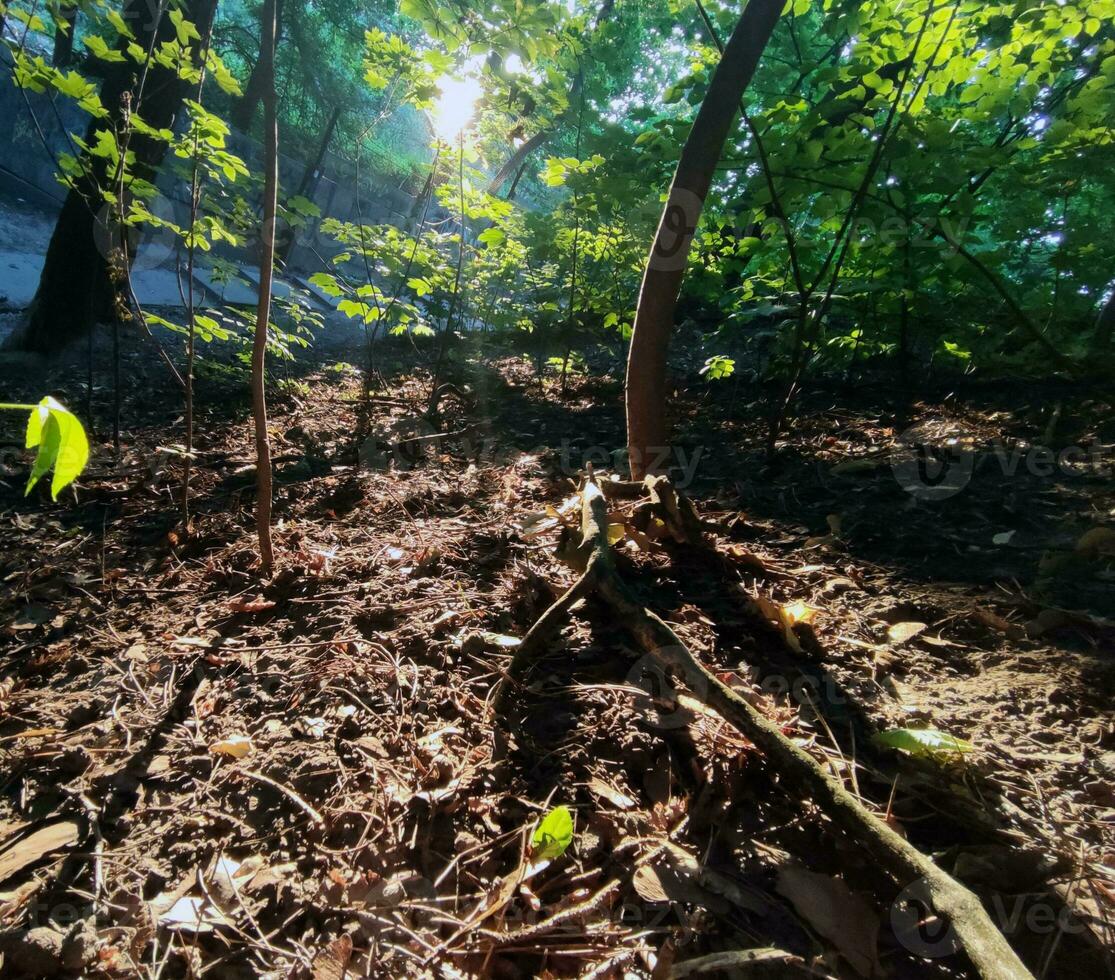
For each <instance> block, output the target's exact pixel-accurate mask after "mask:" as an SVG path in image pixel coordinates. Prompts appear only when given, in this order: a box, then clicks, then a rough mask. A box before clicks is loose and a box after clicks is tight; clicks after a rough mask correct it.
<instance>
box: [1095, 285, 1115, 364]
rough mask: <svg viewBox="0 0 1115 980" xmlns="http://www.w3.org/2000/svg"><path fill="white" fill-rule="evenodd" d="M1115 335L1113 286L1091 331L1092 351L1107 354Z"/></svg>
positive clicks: (1114, 290)
mask: <svg viewBox="0 0 1115 980" xmlns="http://www.w3.org/2000/svg"><path fill="white" fill-rule="evenodd" d="M1112 337H1115V288H1113V289H1112V291H1111V295H1110V296H1109V297H1108V298H1107V302H1106V303H1104V304H1103V309H1102V310H1100V315H1099V316H1098V317H1096V328H1095V330H1094V331H1093V333H1092V351H1093V352H1094V353H1096V354H1107V353H1109V352H1110V351H1111V340H1112Z"/></svg>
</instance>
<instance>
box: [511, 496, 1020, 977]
mask: <svg viewBox="0 0 1115 980" xmlns="http://www.w3.org/2000/svg"><path fill="white" fill-rule="evenodd" d="M647 491H648V493H649V494H650V497H651V499H650V502H649V505H650V508H651V509H652V511H653V513H654V514H655V516H657V517H659V519H661V520H662V521H663V522H664V523H665V524H666V526H667V528H668V529H669V531H670V533H671V535H672V536H674V537H675V539H677V540H678V541H679V542H685V543H696V542H698V541H699V540H700V534H701V527H702V525H701V521H700V519H699V518H698V517H697V515H696V512H695V511H694V510H693V508H692V505H691V504H688V502H687V501H684V498H681V499H680V501H679V497H678V495H677V494H676V492H675V491H674V489H673V487H672V486H670V485H669V483H668V481H666V480H665V479H663V478H658V479H655V478H650V479H649V480H648V481H647ZM687 505H688V506H687ZM581 533H582V540H581V543H580V547H579V548H578V549H577V550H578V558H582V557H585V556H587V561H585V564H584V568H585V571H584V573H583V574H582V575H581V577H580V578H579V579H578V580H577V582H576V583H574V585H573V586H572V587H571V588H570V589H569V590H568V591H567V592H566V593H565V594H564V595H563V596H562V597H561V598H560V599H558V600H557V602H555V603H554V604H553V605H552V606H550V608H549V609H547V610H546V612H545V613H544V614H543V616H542V617H541V619H539V620H538V622H537V623H535V625H534V626H533V627H532V628H531V630H530V631H529V632H528V633H527V636H526V637H525V638H524V640H523V642H522V644H520V646H519V648H518V650H517V651H516V654H515V657H514V658H513V660H512V663H511V666H510V668H509V669H508V676H507V678H505V679H504V681H503V682H502V683H501V685H500V688H499V690H498V691H497V692H496V695H495V698H494V705H495V707H496V708H497V710H503V709H504V708H505V707H506V704H507V698H508V696H509V693H510V689H511V687H512V685H514V684H516V683H517V682H518V680H519V679H520V678H521V677H522V676H523V674H524V673H525V672H526V669H527V668H528V667H529V665H530V663H531V662H532V661H533V660H534V659H535V658H536V657H537V655H538V653H539V651H540V649H541V648H542V646H543V645H544V643H545V641H546V639H547V638H548V637H549V636H551V635H552V634H553V633H554V632H555V631H556V630H557V629H558V627H559V626H560V625H561V623H562V622H563V621H564V619H565V617H566V614H567V613H568V612H569V610H570V608H571V607H572V605H573V604H574V602H576V601H577V599H579V598H583V597H585V596H587V595H588V594H589V593H590V592H591V593H593V594H594V595H595V596H596V597H597V598H599V599H601V600H602V601H604V602H605V603H606V604H607V605H608V606H609V607H610V609H611V611H612V612H613V613H614V614H615V618H616V621H617V622H620V623H622V624H623V625H624V627H625V628H626V630H627V631H628V633H629V634H630V635H631V637H632V638H633V639H634V640H635V641H636V642H637V643H638V645H639V646H640V647H641V648H642V649H643V650H644V651H646V653H647V654H649V655H650V656H652V657H654V658H655V660H657V661H658V662H659V664H660V665H661V666H662V667H663V668H671V669H673V670H675V671H677V672H678V673H679V674H680V675H681V676H682V677H683V678H684V679H685V681H686V683H687V685H688V686H689V687H690V688H691V689H693V691H694V693H695V694H696V695H698V697H699V698H700V700H701V701H703V702H704V703H705V704H706V705H707V706H708V707H710V708H712V709H713V710H714V711H716V712H717V713H718V714H720V715H721V716H722V717H723V718H724V719H725V720H727V721H728V722H729V723H730V724H731V725H733V726H734V727H735V728H736V729H737V730H738V731H739V732H740V733H741V734H743V735H744V736H745V737H746V738H747V739H748V740H749V741H751V742H752V743H753V744H754V745H755V747H756V748H757V749H758V750H759V751H760V752H762V753H763V755H765V756H766V758H767V759H768V761H769V762H770V764H771V767H772V768H773V769H774V770H775V771H777V773H778V774H779V777H780V778H779V785H780V786H781V787H783V788H784V789H785V790H786V791H787V792H788V793H791V794H793V795H794V796H795V797H797V798H801V799H805V798H808V799H811V800H812V801H813V802H814V803H815V804H816V805H817V806H819V807H820V808H821V809H822V810H823V811H824V812H825V814H826V815H827V816H828V817H829V819H831V820H832V821H833V823H834V824H835V825H836V826H837V827H839V828H840V829H841V830H842V831H843V832H844V833H846V834H848V835H849V836H850V837H852V838H854V839H855V840H856V841H857V842H858V843H859V844H860V845H861V846H862V847H863V848H864V849H866V850H867V851H868V853H869V854H870V855H871V857H872V858H873V859H874V860H875V861H876V862H877V863H878V865H879V866H880V867H881V868H882V869H883V870H884V871H885V872H887V873H888V874H889V875H890V877H891V878H892V879H893V880H894V881H895V882H897V883H898V884H900V885H902V886H903V887H905V888H913V889H914V890H915V891H917V892H918V895H917V897H918V898H919V899H920V900H922V901H924V902H925V904H926V905H927V906H928V907H929V908H931V909H932V910H933V911H934V912H935V913H936V914H937V915H939V916H940V917H942V918H944V919H945V920H947V921H948V923H949V924H950V926H951V929H952V935H953V936H954V938H955V941H956V946H957V949H958V951H959V952H962V953H963V955H965V956H966V957H967V959H968V960H969V961H970V962H971V964H972V966H973V967H974V968H975V970H976V972H977V974H978V975H979V976H980V977H982V978H984V980H1023V978H1031V980H1032V975H1031V973H1030V972H1029V970H1027V968H1026V967H1025V966H1024V965H1023V963H1022V961H1021V960H1020V959H1019V958H1018V956H1017V955H1016V954H1015V952H1014V950H1013V949H1011V947H1010V945H1009V944H1008V943H1007V941H1006V939H1005V938H1004V937H1003V935H1002V933H1000V932H999V930H998V929H996V928H995V926H994V924H993V923H992V921H991V919H990V918H989V916H988V915H987V913H986V911H985V910H984V908H983V906H982V904H981V903H980V900H979V899H978V898H977V897H976V895H974V894H973V893H972V892H971V891H969V890H968V889H967V888H966V887H964V886H963V885H962V884H960V883H959V882H958V881H956V879H954V878H952V877H951V876H950V875H948V874H946V873H945V872H944V871H942V870H941V869H940V868H939V867H937V865H936V864H934V863H933V861H932V860H930V859H929V858H928V857H926V856H925V855H924V854H922V853H921V852H920V851H919V850H918V849H917V848H915V847H914V846H913V845H912V844H910V843H909V842H908V841H907V840H905V838H903V837H901V836H900V835H899V834H897V833H896V832H895V831H894V830H893V829H891V827H890V826H888V825H887V824H886V823H884V822H883V821H882V820H881V819H879V818H878V817H877V816H876V815H875V814H873V813H872V812H871V811H870V810H868V809H867V808H866V807H865V806H864V805H863V804H862V803H861V802H860V801H859V800H858V799H857V798H856V797H855V796H853V795H852V794H851V793H850V792H848V790H847V789H845V788H844V785H843V783H842V782H841V781H840V780H839V779H838V778H836V777H834V776H832V775H830V774H829V773H828V772H827V771H826V770H825V768H824V767H823V766H822V765H821V764H820V763H818V762H817V761H816V760H815V759H813V757H812V756H810V755H809V754H808V753H806V752H805V751H804V750H803V749H801V748H799V747H798V746H797V745H796V744H795V743H794V742H793V741H792V740H791V739H790V738H788V737H787V736H786V735H784V734H783V733H782V731H781V730H780V729H779V728H778V727H777V726H776V725H774V724H773V723H772V722H771V721H769V720H768V719H767V718H766V717H765V716H764V715H763V714H761V713H760V712H759V710H758V709H757V708H755V707H754V706H752V705H751V704H749V703H748V702H747V701H746V700H744V698H742V697H741V696H740V695H739V694H737V693H736V692H735V691H733V690H732V689H731V688H729V687H728V686H727V685H725V684H723V683H722V682H721V681H720V680H719V679H717V677H716V676H715V675H714V674H713V673H712V672H710V671H709V670H708V669H707V668H706V667H704V666H703V665H702V664H700V663H699V662H698V661H697V660H696V658H695V657H694V656H693V654H692V653H691V652H690V650H689V648H688V647H687V646H686V645H685V644H684V643H683V642H682V641H681V639H680V638H679V637H678V636H677V634H675V633H674V632H673V630H671V629H670V627H669V626H667V625H666V623H665V622H663V621H662V620H661V619H660V618H659V617H658V616H656V615H654V613H652V612H650V611H649V610H648V609H646V608H644V607H643V605H642V604H641V603H640V602H639V601H638V600H637V599H636V598H635V596H634V595H633V593H632V592H631V591H630V590H629V589H628V587H627V585H626V584H625V583H624V582H623V580H622V579H621V578H620V576H619V573H618V571H617V569H616V565H615V558H614V554H613V552H612V549H611V546H610V545H609V543H608V507H607V503H606V501H605V498H604V494H603V492H602V491H601V489H600V487H599V486H597V484H596V483H595V482H593V481H592V479H591V477H590V478H589V480H588V482H587V483H586V485H585V488H584V490H583V493H582V509H581ZM578 564H579V563H578Z"/></svg>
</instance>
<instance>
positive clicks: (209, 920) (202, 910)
mask: <svg viewBox="0 0 1115 980" xmlns="http://www.w3.org/2000/svg"><path fill="white" fill-rule="evenodd" d="M159 925H162V926H167V927H168V928H170V929H185V930H186V931H187V932H212V931H213V930H214V929H215V928H216V927H217V926H231V925H233V922H232V920H231V919H229V918H227V917H226V916H225V914H224V913H223V912H222V911H221V910H220V909H219V908H217V906H216V905H214V904H213V903H212V902H210V901H209V899H207V898H194V897H193V896H190V895H187V896H186V897H184V898H180V899H178V901H177V902H175V903H174V904H173V905H172V906H171V907H170V908H169V909H167V910H166V911H165V912H164V913H163V914H162V915H160V916H159Z"/></svg>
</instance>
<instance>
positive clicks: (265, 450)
mask: <svg viewBox="0 0 1115 980" xmlns="http://www.w3.org/2000/svg"><path fill="white" fill-rule="evenodd" d="M275 6H276V0H265V2H264V5H263V25H262V29H263V43H262V44H261V46H260V60H261V61H262V62H263V72H264V88H263V117H264V121H263V130H264V150H263V152H264V176H263V181H264V183H263V223H262V225H261V226H260V236H259V237H260V248H259V305H258V307H257V309H256V331H255V339H254V343H253V345H252V421H253V423H254V427H255V442H256V487H257V496H256V530H257V532H258V534H259V561H260V565H261V566H262V568H263V570H264V572H270V571H271V568H272V566H273V565H274V563H275V552H274V548H273V547H272V544H271V443H270V440H269V439H268V438H267V398H266V391H265V388H264V381H265V369H266V361H267V324H268V323H269V322H270V320H271V272H272V268H273V266H274V262H275V213H276V210H277V202H278V194H279V126H278V119H277V113H276V111H275V110H276V107H275Z"/></svg>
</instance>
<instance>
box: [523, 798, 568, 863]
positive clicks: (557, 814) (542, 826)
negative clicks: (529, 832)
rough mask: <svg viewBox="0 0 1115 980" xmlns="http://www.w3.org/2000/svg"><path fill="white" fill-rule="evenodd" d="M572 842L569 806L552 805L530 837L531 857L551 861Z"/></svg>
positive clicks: (536, 859)
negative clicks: (552, 807)
mask: <svg viewBox="0 0 1115 980" xmlns="http://www.w3.org/2000/svg"><path fill="white" fill-rule="evenodd" d="M572 843H573V814H572V813H570V811H569V807H567V806H558V807H554V809H552V810H551V811H550V812H549V813H547V814H546V816H544V817H543V818H542V819H541V821H539V824H538V826H537V827H535V828H534V836H533V837H532V838H531V839H530V851H531V857H532V858H533V859H534V860H535V861H553V860H555V859H556V858H559V857H561V855H562V854H564V853H565V849H566V848H567V847H568V846H569V845H570V844H572Z"/></svg>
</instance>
